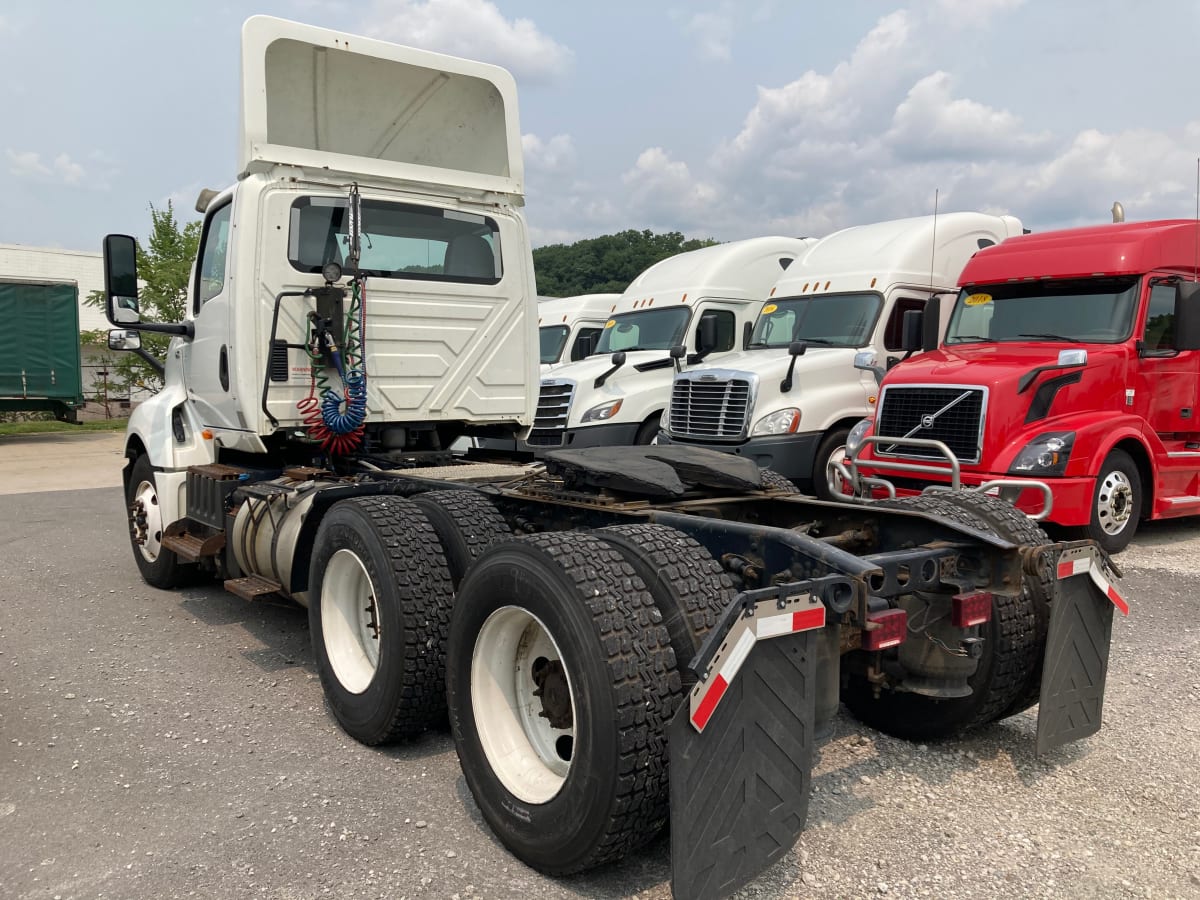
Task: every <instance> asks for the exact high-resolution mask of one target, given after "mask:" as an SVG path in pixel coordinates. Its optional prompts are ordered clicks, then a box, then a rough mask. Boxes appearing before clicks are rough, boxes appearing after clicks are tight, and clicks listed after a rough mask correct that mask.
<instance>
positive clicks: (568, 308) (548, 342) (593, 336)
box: [538, 294, 621, 375]
mask: <svg viewBox="0 0 1200 900" xmlns="http://www.w3.org/2000/svg"><path fill="white" fill-rule="evenodd" d="M620 299H621V295H620V294H579V295H578V296H575V297H540V298H538V339H539V342H540V344H541V348H540V353H541V355H540V359H541V363H542V367H541V371H542V374H543V375H545V374H546V373H547V372H549V371H551V370H552V369H553V368H554V367H555V366H559V365H564V364H566V363H572V362H576V361H578V360H581V359H583V358H584V357H585V356H589V355H591V353H592V352H594V351H595V349H596V344H597V342H598V341H599V340H600V334H601V332H603V330H604V323H605V322H607V321H608V320H609V319H610V318H612V315H613V312H614V311H615V310H616V308H617V301H618V300H620Z"/></svg>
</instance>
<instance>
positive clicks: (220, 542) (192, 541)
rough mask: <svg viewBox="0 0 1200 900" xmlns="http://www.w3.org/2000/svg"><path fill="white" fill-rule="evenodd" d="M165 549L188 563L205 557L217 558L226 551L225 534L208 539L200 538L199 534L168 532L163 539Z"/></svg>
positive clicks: (211, 536)
mask: <svg viewBox="0 0 1200 900" xmlns="http://www.w3.org/2000/svg"><path fill="white" fill-rule="evenodd" d="M162 545H163V548H164V549H166V550H170V551H171V552H172V553H174V554H175V555H176V556H178V557H179V558H180V559H182V560H186V561H187V562H196V560H198V559H200V558H201V557H205V556H216V555H217V554H218V553H220V552H221V551H222V550H224V549H225V534H224V533H223V532H222V533H220V534H213V535H209V536H208V537H200V535H198V534H190V533H189V532H186V531H181V532H179V533H176V534H172V533H171V532H169V531H168V532H167V533H166V534H164V535H163V539H162Z"/></svg>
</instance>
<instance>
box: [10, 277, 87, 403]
mask: <svg viewBox="0 0 1200 900" xmlns="http://www.w3.org/2000/svg"><path fill="white" fill-rule="evenodd" d="M79 365H80V359H79V300H78V289H77V288H76V286H75V285H74V284H62V283H59V284H48V283H44V282H42V283H38V282H22V281H0V404H2V408H3V409H9V410H14V409H21V408H22V407H21V405H20V403H19V402H17V403H14V401H22V400H46V399H50V400H59V401H62V402H63V403H65V404H67V405H69V406H76V405H79V404H80V403H82V402H83V383H82V376H81V374H80V369H79ZM30 408H39V407H32V406H31V407H30Z"/></svg>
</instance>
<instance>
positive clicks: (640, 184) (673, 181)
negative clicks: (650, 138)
mask: <svg viewBox="0 0 1200 900" xmlns="http://www.w3.org/2000/svg"><path fill="white" fill-rule="evenodd" d="M621 182H622V184H624V185H625V187H626V189H627V191H628V194H627V197H626V208H627V209H629V210H630V211H631V212H633V213H634V214H635V216H637V217H639V218H642V219H645V220H649V222H650V223H651V224H652V225H654V226H656V227H663V225H662V222H663V221H664V220H663V218H662V216H661V213H662V212H663V211H665V210H670V211H671V212H672V213H673V214H675V215H679V216H681V217H682V218H684V219H685V220H686V221H687V223H688V227H689V228H690V227H692V226H693V225H695V224H699V223H700V222H701V221H702V220H703V216H704V215H705V214H706V213H707V212H708V211H709V210H710V209H712V207H713V206H715V205H716V203H717V202H718V199H719V196H718V192H717V189H716V188H715V187H714V186H713V185H711V184H708V183H706V182H704V181H702V180H699V179H695V178H693V177H692V173H691V171H690V170H689V169H688V165H687V163H685V162H681V161H678V160H673V159H671V157H670V156H669V155H668V154H667V153H666V151H664V150H663V149H662V148H661V147H650V148H649V149H647V150H643V151H642V152H641V154H640V155H639V156H638V158H637V162H635V163H634V166H633V168H632V169H630V170H629V171H627V172H626V173H625V174H624V175H622V176H621Z"/></svg>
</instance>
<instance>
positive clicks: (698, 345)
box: [528, 237, 816, 453]
mask: <svg viewBox="0 0 1200 900" xmlns="http://www.w3.org/2000/svg"><path fill="white" fill-rule="evenodd" d="M815 243H816V241H815V240H813V239H812V238H789V237H759V238H751V239H749V240H744V241H734V242H732V243H728V244H718V245H716V246H713V247H704V248H701V249H699V250H691V251H689V252H687V253H680V254H678V255H676V256H672V257H670V258H669V259H664V260H662V261H661V262H658V263H655V264H654V265H652V266H650V267H649V268H648V269H646V271H644V272H642V274H641V275H639V276H638V277H637V278H635V279H634V280H633V282H631V283H630V285H629V287H628V288H626V289H625V293H624V294H622V295H621V299H620V300H619V301H618V306H617V310H616V311H615V312H614V314H613V316H612V318H610V319H609V320H608V321H607V322H605V325H604V330H603V332H602V333H601V336H600V339H599V342H598V343H597V345H596V349H595V351H594V353H593V355H592V356H590V357H588V358H587V359H584V360H580V361H579V362H576V363H571V364H569V365H564V366H561V367H559V368H557V369H555V370H554V371H553V372H552V373H550V374H549V375H548V376H546V377H544V378H543V379H542V384H541V393H540V397H539V401H538V411H537V418H536V419H535V421H534V428H533V430H532V431H531V432H530V435H529V438H528V444H529V447H530V448H531V449H532V450H533V451H534V452H535V453H541V452H544V451H546V450H547V449H551V448H581V447H602V446H621V445H627V444H649V443H650V442H651V441H652V440H653V439H654V437H655V436H656V435H657V434H658V430H659V426H660V417H661V415H662V410H663V408H664V407H665V406H666V402H667V396H668V394H669V393H670V391H671V377H672V375H673V373H674V371H675V369H674V365H673V363H672V358H671V356H670V353H671V350H672V348H675V347H677V346H682V347H683V348H684V351H685V354H686V358H685V363H684V364H686V365H688V366H692V365H696V364H698V363H700V362H703V361H704V360H716V359H720V358H722V357H724V356H726V355H727V354H729V353H730V352H731V351H733V350H734V348H735V347H736V346H737V344H738V342H739V341H740V339H741V335H742V333H743V330H744V328H745V327H746V326H747V325H749V323H750V322H752V321H753V320H754V317H755V314H756V313H757V311H758V309H759V308H760V307H761V306H762V304H763V301H764V300H765V299H766V298H767V295H768V293H769V292H770V290H771V285H772V284H774V282H775V281H776V279H777V278H778V277H779V276H780V274H781V273H782V272H784V271H786V270H787V268H788V266H790V265H792V264H793V263H794V262H795V261H796V260H797V259H799V258H801V257H803V255H804V254H805V253H806V252H807V251H808V249H809V247H811V246H812V245H813V244H815Z"/></svg>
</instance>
